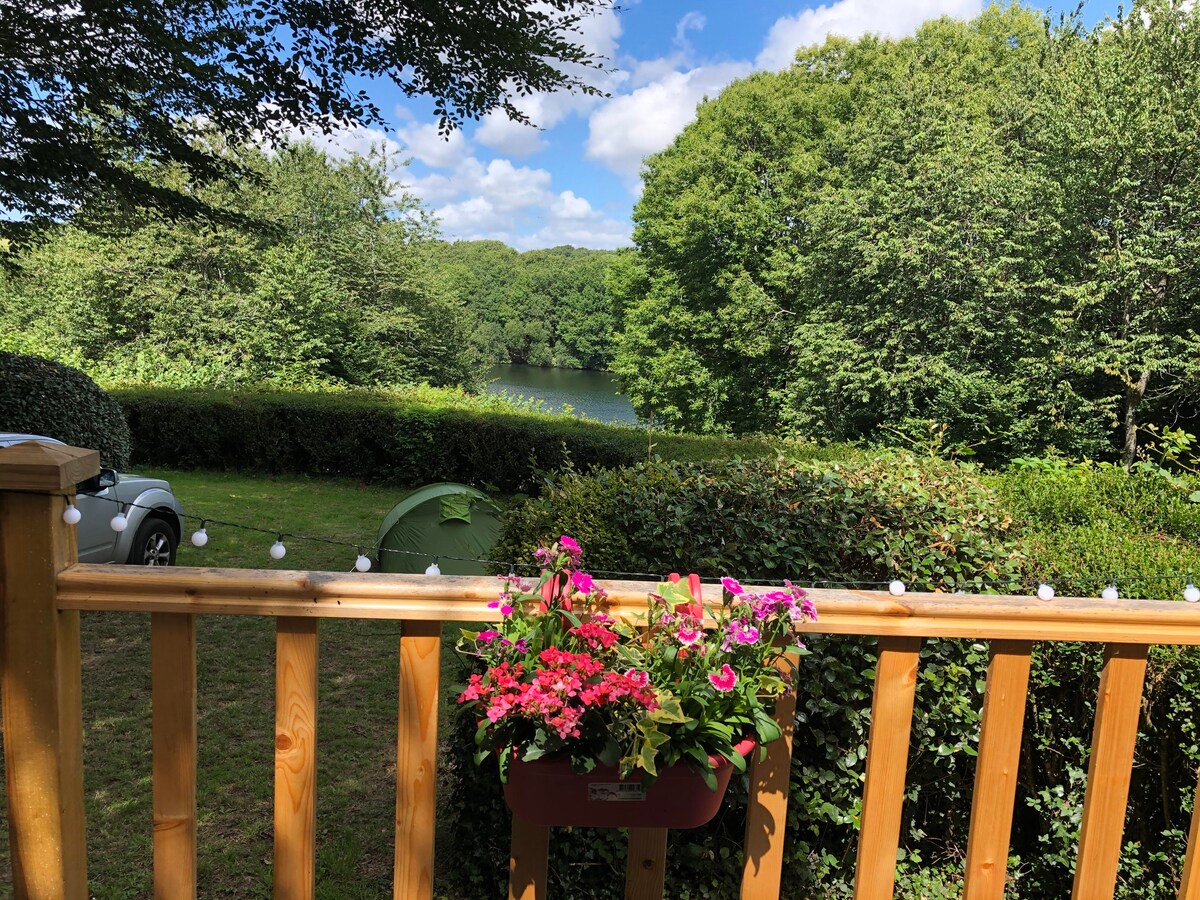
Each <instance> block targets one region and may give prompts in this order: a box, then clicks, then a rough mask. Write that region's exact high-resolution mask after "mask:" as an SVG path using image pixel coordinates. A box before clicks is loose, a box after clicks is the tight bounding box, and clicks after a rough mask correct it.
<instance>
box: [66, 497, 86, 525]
mask: <svg viewBox="0 0 1200 900" xmlns="http://www.w3.org/2000/svg"><path fill="white" fill-rule="evenodd" d="M82 518H83V513H81V512H80V511H79V507H77V506H76V505H75V504H74V503H71V502H70V501H67V508H66V509H64V510H63V521H64V522H66V523H67V524H68V525H78V524H79V520H80V519H82Z"/></svg>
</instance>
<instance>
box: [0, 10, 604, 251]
mask: <svg viewBox="0 0 1200 900" xmlns="http://www.w3.org/2000/svg"><path fill="white" fill-rule="evenodd" d="M609 3H610V0H542V2H538V3H530V2H528V0H486V2H485V0H469V2H466V3H453V4H447V3H442V2H439V0H378V2H371V3H355V2H346V0H334V2H314V0H241V2H236V0H172V2H167V3H161V2H151V0H131V2H125V3H94V2H84V3H78V2H74V0H46V2H39V3H26V2H21V0H17V2H13V0H0V210H7V211H8V213H9V216H8V217H7V218H2V219H0V238H2V237H6V236H7V237H10V238H12V237H19V236H20V235H23V234H25V233H27V232H28V230H29V229H30V228H34V227H38V226H39V225H41V224H43V223H44V222H46V221H55V220H60V219H62V218H64V217H67V216H69V215H71V214H72V213H73V212H74V211H75V210H77V209H79V208H80V207H81V206H82V205H83V204H84V203H85V202H86V201H88V200H89V199H91V198H93V197H95V196H97V194H99V193H105V192H107V193H111V194H112V195H114V196H116V197H118V198H120V199H121V200H123V201H125V202H126V203H128V204H131V205H153V206H155V207H157V208H158V209H159V210H160V211H163V212H185V213H187V212H191V213H195V212H208V213H214V212H218V213H219V212H220V210H214V209H212V208H211V207H206V206H204V204H203V202H202V200H200V199H198V198H197V197H195V196H194V195H192V194H189V193H186V192H182V191H179V190H176V189H175V187H174V186H173V185H171V184H169V183H164V182H163V181H162V180H161V179H156V178H154V177H152V176H151V175H149V174H148V173H147V171H146V166H145V165H140V166H131V165H130V163H131V162H140V163H143V164H145V163H151V164H154V163H166V162H172V163H176V164H179V165H182V166H183V167H184V168H185V169H186V170H187V171H188V173H189V174H190V176H191V177H192V179H194V180H196V181H201V182H205V181H211V180H213V179H217V178H222V177H227V176H228V175H229V173H230V169H231V166H232V165H234V164H235V163H236V161H237V160H236V159H235V158H231V157H230V156H228V155H226V154H222V153H220V152H215V151H214V148H213V147H212V145H211V142H210V141H209V140H208V135H209V134H211V133H212V132H214V131H215V132H216V133H218V134H222V135H229V136H235V137H237V138H238V139H239V140H244V139H247V138H248V137H249V136H250V135H254V134H257V135H258V136H260V138H261V139H262V140H263V141H265V142H266V143H267V144H269V145H271V146H277V145H278V144H279V143H280V142H281V141H283V140H286V139H288V138H289V137H291V136H293V135H294V132H295V131H296V130H301V131H309V132H311V131H314V130H320V131H325V132H328V131H329V130H331V129H334V128H338V127H345V126H347V125H354V124H357V125H372V124H382V123H384V117H383V114H382V113H381V111H380V110H379V108H378V107H377V106H376V104H375V103H374V102H372V100H371V99H370V97H369V95H368V93H367V91H366V89H365V88H364V87H362V85H363V83H364V81H365V80H368V79H389V80H391V81H392V82H394V83H395V84H396V85H397V86H399V87H400V89H401V90H402V91H404V93H405V94H407V95H409V96H414V95H425V96H428V97H430V98H432V100H433V103H434V107H435V111H436V114H437V116H438V117H439V119H440V122H441V125H442V127H443V128H446V129H448V128H453V127H455V126H456V125H458V124H460V123H461V122H462V121H464V120H465V119H471V118H478V117H480V116H481V115H482V114H484V113H485V112H488V111H489V110H492V109H497V108H498V109H502V110H504V111H505V112H506V113H507V114H508V115H509V116H510V117H512V118H514V119H518V120H522V121H524V120H525V114H524V113H523V112H522V111H521V109H520V107H519V106H518V105H517V103H516V98H519V97H521V96H524V95H527V94H530V93H532V92H536V91H554V90H559V89H566V90H578V91H583V92H587V93H596V92H597V89H596V88H595V87H593V86H592V85H591V84H590V83H589V81H588V77H587V76H588V75H589V72H590V71H591V70H595V69H597V68H599V67H600V66H602V65H603V60H601V59H599V58H597V57H596V56H595V55H594V54H592V53H591V52H590V51H589V50H588V49H587V48H586V47H585V45H584V43H583V42H582V40H581V36H580V31H579V29H580V24H581V22H582V21H583V19H584V17H586V16H588V15H592V14H594V13H596V12H598V11H600V10H602V9H604V8H606V7H607V6H608V5H609ZM225 212H228V211H227V210H226V211H225ZM14 214H15V216H14Z"/></svg>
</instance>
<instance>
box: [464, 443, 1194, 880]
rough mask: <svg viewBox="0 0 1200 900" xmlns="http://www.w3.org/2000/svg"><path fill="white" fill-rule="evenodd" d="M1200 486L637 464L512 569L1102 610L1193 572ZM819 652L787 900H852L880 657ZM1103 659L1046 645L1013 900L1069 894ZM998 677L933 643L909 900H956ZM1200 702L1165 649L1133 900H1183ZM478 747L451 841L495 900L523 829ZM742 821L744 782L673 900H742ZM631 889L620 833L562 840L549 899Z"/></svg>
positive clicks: (895, 468) (914, 804) (1128, 863)
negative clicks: (1079, 599)
mask: <svg viewBox="0 0 1200 900" xmlns="http://www.w3.org/2000/svg"><path fill="white" fill-rule="evenodd" d="M1197 486H1198V485H1196V484H1191V485H1189V486H1188V487H1186V488H1182V489H1181V488H1179V487H1177V486H1174V485H1172V484H1171V483H1170V482H1168V481H1167V480H1165V479H1162V478H1157V477H1155V476H1147V475H1135V476H1126V475H1125V474H1124V473H1121V472H1113V471H1103V472H1089V471H1083V470H1079V471H1072V472H1067V473H1058V474H1037V473H1034V474H1032V475H1029V476H1026V475H1018V474H1016V473H1003V474H1000V475H989V476H980V475H979V474H977V473H976V472H974V471H973V470H971V469H970V468H968V467H964V466H956V465H954V464H950V463H944V462H937V461H928V460H918V459H915V458H913V457H912V456H909V455H907V454H888V455H884V456H881V457H880V458H878V459H876V460H868V459H860V460H858V461H855V462H850V463H845V464H840V465H822V464H811V463H806V464H801V465H786V464H781V463H778V462H766V461H755V462H738V461H734V462H729V463H726V464H723V465H716V464H708V465H688V464H658V465H639V466H635V467H632V468H629V469H626V470H621V471H603V472H595V473H591V474H588V475H576V474H568V475H566V476H564V477H561V478H560V479H558V480H557V481H556V483H555V484H554V486H553V487H551V488H550V489H549V490H548V491H547V492H546V493H545V494H544V496H542V497H539V498H535V499H532V500H530V501H527V502H526V503H525V504H523V505H521V506H519V507H516V508H514V509H513V510H512V511H511V513H510V515H509V518H508V521H507V526H506V531H505V534H504V537H503V538H502V544H501V546H500V547H499V548H498V549H497V551H496V558H497V559H510V558H520V557H522V556H523V555H524V553H525V552H526V551H527V550H528V548H529V547H531V546H533V545H535V544H537V543H539V542H540V541H542V540H544V539H546V538H549V537H556V536H557V535H559V534H561V533H564V532H565V533H570V534H572V535H573V536H575V537H577V538H578V539H579V540H580V542H581V543H582V544H583V546H584V548H585V551H586V556H585V559H584V565H585V567H587V568H589V569H592V570H596V569H606V568H612V569H619V570H640V571H643V572H651V573H665V572H669V571H671V570H677V571H681V572H682V571H689V570H693V571H699V572H701V573H702V574H705V575H719V574H732V575H735V576H738V577H739V578H744V579H746V580H747V581H753V580H756V578H767V579H779V578H781V577H782V576H784V575H785V574H787V575H789V576H792V577H797V578H801V579H803V578H820V579H828V580H838V581H840V580H857V579H869V580H871V581H879V580H884V579H887V578H890V577H891V576H892V575H893V574H895V575H898V576H899V577H901V578H903V579H905V580H906V581H908V582H909V583H910V584H914V583H915V584H917V585H919V586H922V587H926V588H931V587H933V588H939V589H943V590H945V589H949V590H957V589H960V588H961V589H964V590H966V591H968V592H970V593H976V592H981V591H983V592H986V591H988V590H991V589H996V588H1006V587H1007V586H1008V585H1010V584H1011V583H1012V580H1013V578H1014V576H1015V577H1016V578H1017V581H1018V582H1019V583H1020V588H1021V589H1022V590H1023V591H1024V592H1028V591H1029V590H1030V588H1031V587H1032V583H1031V582H1032V580H1034V579H1036V578H1038V577H1053V579H1054V580H1055V583H1056V585H1057V586H1058V587H1059V590H1060V593H1061V594H1067V593H1072V592H1078V593H1094V592H1095V591H1097V590H1098V589H1099V587H1101V586H1102V584H1103V583H1102V582H1097V583H1091V582H1088V581H1087V580H1085V579H1081V578H1080V577H1079V573H1081V572H1086V571H1089V570H1090V571H1096V570H1098V569H1100V570H1103V569H1105V567H1108V568H1113V569H1120V570H1122V571H1128V570H1129V569H1130V568H1131V565H1130V561H1131V559H1132V558H1135V557H1137V556H1138V555H1139V554H1140V552H1141V550H1142V549H1145V547H1148V546H1150V545H1151V544H1155V543H1157V544H1159V545H1161V547H1162V551H1163V552H1162V555H1161V556H1160V557H1157V558H1155V560H1154V564H1156V565H1158V566H1160V567H1161V568H1160V569H1159V571H1162V570H1163V569H1166V570H1171V569H1173V568H1174V569H1176V570H1178V568H1179V567H1181V566H1185V567H1186V566H1190V562H1189V560H1191V559H1193V558H1194V557H1195V554H1196V544H1195V542H1194V541H1185V540H1184V537H1183V536H1184V534H1186V533H1188V532H1189V530H1190V529H1192V523H1195V522H1197V505H1196V504H1193V503H1192V502H1191V501H1190V500H1189V496H1190V492H1191V489H1192V488H1194V487H1197ZM1010 514H1011V516H1012V519H1011V521H1010V519H1009V516H1010ZM1110 528H1111V531H1110ZM1191 533H1194V531H1192V532H1191ZM1118 534H1120V535H1122V537H1121V539H1120V540H1117V539H1116V536H1117V535H1118ZM1131 542H1132V543H1131ZM1125 551H1130V552H1131V554H1132V555H1131V557H1130V558H1124V557H1123V555H1122V554H1124V553H1125ZM1139 571H1142V570H1139ZM1144 571H1145V574H1144V575H1142V576H1140V577H1139V578H1137V579H1135V580H1134V581H1133V582H1131V583H1130V585H1129V587H1130V591H1131V592H1133V591H1137V592H1139V593H1141V594H1142V595H1149V596H1158V597H1161V598H1168V597H1171V596H1178V594H1179V590H1180V587H1181V582H1179V581H1178V580H1177V579H1176V580H1175V581H1174V582H1172V584H1171V585H1167V584H1165V583H1162V582H1156V581H1154V580H1153V579H1152V578H1151V577H1150V572H1149V570H1144ZM1184 571H1186V568H1184ZM1198 571H1200V569H1198ZM1072 575H1073V576H1074V577H1071V576H1072ZM809 648H810V649H811V650H812V651H813V653H812V656H810V657H809V658H807V659H806V660H804V662H803V665H802V678H801V679H800V681H799V684H798V690H799V698H798V701H799V702H798V710H797V720H796V740H795V747H794V753H793V759H792V780H791V801H790V807H789V812H788V823H787V838H786V844H785V854H786V857H785V859H786V861H785V873H784V875H785V881H784V883H785V884H786V885H787V886H788V887H787V891H786V895H787V896H794V897H806V898H808V897H811V898H835V897H837V898H840V897H848V896H850V893H851V884H852V882H853V876H854V861H855V851H856V844H857V824H858V822H857V817H858V814H859V811H860V803H861V798H862V776H863V770H864V758H865V753H866V742H867V735H868V731H869V727H870V705H871V692H872V685H873V679H874V666H875V661H876V656H875V653H876V651H875V644H874V642H873V641H871V640H866V639H850V638H844V637H837V636H828V637H812V638H811V639H810V640H809ZM1101 649H1102V648H1100V647H1099V646H1098V645H1086V644H1064V643H1043V644H1035V645H1034V656H1033V672H1032V676H1031V679H1030V692H1029V704H1028V709H1027V714H1026V731H1025V739H1024V744H1023V747H1022V761H1021V769H1020V772H1019V775H1018V787H1017V799H1016V807H1015V824H1014V828H1013V845H1012V854H1013V857H1014V860H1013V862H1012V864H1011V865H1010V867H1009V886H1008V891H1007V892H1006V896H1008V897H1021V898H1042V897H1062V896H1067V895H1069V893H1070V890H1071V879H1072V873H1073V868H1074V862H1075V853H1076V848H1077V843H1078V837H1079V822H1080V817H1081V814H1082V805H1083V797H1084V789H1085V783H1086V772H1087V765H1088V752H1089V751H1088V748H1089V746H1090V742H1091V732H1092V721H1093V718H1094V715H1095V698H1096V694H1097V688H1098V683H1099V672H1100V666H1101V662H1102V660H1101V656H1102V653H1101ZM988 654H989V648H988V647H987V645H986V644H985V643H982V642H978V643H977V642H973V641H949V640H939V641H933V640H927V641H925V642H923V644H922V648H921V654H920V666H919V668H918V671H917V688H916V704H915V710H914V718H913V732H912V733H913V739H912V744H913V746H912V750H911V752H910V756H909V760H908V774H907V788H906V803H905V809H904V822H903V832H902V835H901V850H902V860H901V862H900V864H899V877H898V883H897V892H896V895H897V897H901V898H917V897H921V898H935V897H936V898H949V897H958V896H961V890H962V882H961V871H962V862H963V854H964V852H965V848H966V843H967V827H968V822H969V815H970V809H971V801H972V794H973V781H974V765H975V763H974V760H975V753H976V752H977V748H978V736H979V711H980V709H981V705H982V699H983V697H982V695H983V690H984V680H985V678H986V674H987V663H988ZM1198 690H1200V652H1197V651H1196V650H1195V649H1194V648H1176V647H1155V648H1152V650H1151V655H1150V669H1149V674H1148V676H1147V680H1146V690H1145V695H1144V704H1143V715H1142V721H1141V723H1140V726H1139V739H1138V743H1137V747H1136V757H1135V761H1134V766H1133V772H1132V783H1131V786H1130V799H1129V805H1128V810H1127V820H1126V829H1125V841H1126V844H1125V846H1124V848H1123V852H1122V855H1121V868H1120V877H1119V881H1118V886H1117V893H1116V896H1118V897H1121V898H1129V900H1131V898H1134V897H1138V898H1141V897H1149V898H1166V897H1173V896H1174V891H1175V886H1176V884H1177V881H1178V874H1179V871H1178V869H1179V864H1180V861H1181V860H1182V858H1183V851H1184V845H1185V843H1186V837H1187V833H1188V823H1189V818H1190V813H1191V807H1192V802H1193V800H1192V798H1193V794H1194V791H1195V779H1194V778H1193V777H1192V774H1191V773H1194V772H1195V770H1196V767H1197V765H1198V764H1200V750H1198V749H1197V740H1196V734H1197V702H1196V699H1195V698H1196V696H1197V691H1198ZM460 727H461V728H462V729H463V730H462V733H461V734H459V735H457V736H456V737H457V740H456V742H455V743H453V744H451V745H450V746H449V748H448V753H447V756H448V757H449V760H450V762H449V765H448V768H447V771H448V779H447V785H448V791H447V798H446V804H447V808H448V809H449V811H450V814H451V816H453V817H456V818H455V820H454V821H453V822H452V823H451V824H450V825H448V827H447V832H446V833H447V834H448V835H449V838H448V840H449V841H450V842H454V841H458V842H459V843H458V844H456V845H455V847H452V848H451V852H453V851H454V849H455V848H458V847H461V848H462V850H461V852H458V853H454V858H455V859H456V860H457V861H458V862H457V865H456V867H455V876H456V877H457V878H458V879H459V882H460V884H459V889H460V891H461V895H462V896H484V895H487V894H490V893H494V892H495V891H496V890H498V884H499V882H500V881H501V880H502V877H501V875H499V874H497V873H503V861H504V859H505V858H506V854H507V835H508V828H509V820H508V817H507V813H506V811H505V808H504V806H503V801H502V799H501V798H500V794H499V787H498V779H497V776H496V774H495V772H494V770H489V769H487V768H482V769H480V768H476V767H474V766H473V765H472V762H471V751H472V749H473V743H472V740H471V738H472V733H473V726H472V723H470V722H467V721H463V722H461V723H460ZM744 810H745V785H744V782H743V783H742V784H740V785H739V784H738V782H737V781H735V786H734V790H733V791H731V795H730V800H729V801H728V802H727V803H726V804H725V806H724V808H723V810H722V812H721V814H720V816H719V817H718V818H717V820H715V821H714V822H713V823H712V824H711V825H709V826H706V827H705V828H704V829H700V830H697V831H694V832H692V831H689V832H679V833H672V834H671V836H670V841H671V847H670V851H669V854H668V873H667V893H668V894H669V895H670V896H673V897H680V898H721V897H731V896H736V895H737V884H738V879H739V877H740V873H741V868H742V839H743V837H742V829H743V827H744V821H745V814H744ZM468 847H469V848H470V849H471V852H470V853H467V852H466V848H468ZM623 867H624V851H623V846H622V842H621V837H620V835H619V834H615V833H611V832H599V831H597V832H590V831H584V830H572V831H568V830H562V831H556V832H555V835H554V846H553V852H552V854H551V881H552V883H553V884H554V885H555V886H556V890H557V891H558V893H560V894H562V895H563V896H570V897H579V898H606V897H617V896H619V889H618V888H617V887H614V886H615V885H619V884H620V883H621V873H622V872H623Z"/></svg>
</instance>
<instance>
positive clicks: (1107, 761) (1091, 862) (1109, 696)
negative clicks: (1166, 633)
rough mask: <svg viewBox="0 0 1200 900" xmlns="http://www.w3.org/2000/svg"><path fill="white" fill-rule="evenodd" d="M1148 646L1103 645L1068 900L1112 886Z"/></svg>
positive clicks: (1104, 893)
mask: <svg viewBox="0 0 1200 900" xmlns="http://www.w3.org/2000/svg"><path fill="white" fill-rule="evenodd" d="M1149 651H1150V648H1149V647H1147V646H1146V645H1145V644H1109V645H1108V646H1106V647H1105V648H1104V669H1103V672H1102V674H1101V675H1100V693H1099V696H1098V697H1097V701H1096V722H1095V726H1094V728H1093V731H1092V756H1091V760H1090V761H1089V762H1088V780H1087V791H1086V793H1085V794H1084V797H1083V824H1082V826H1081V829H1080V834H1079V856H1078V858H1077V859H1076V861H1075V884H1074V887H1073V889H1072V891H1071V897H1072V900H1102V898H1104V897H1112V895H1113V891H1114V890H1116V886H1117V864H1118V863H1119V862H1120V859H1121V836H1122V835H1123V834H1124V831H1125V807H1126V804H1127V802H1128V800H1129V779H1130V775H1131V774H1132V770H1133V748H1134V744H1135V742H1136V741H1137V731H1138V720H1139V718H1140V717H1141V713H1142V686H1143V684H1144V682H1145V680H1146V657H1147V654H1148V653H1149Z"/></svg>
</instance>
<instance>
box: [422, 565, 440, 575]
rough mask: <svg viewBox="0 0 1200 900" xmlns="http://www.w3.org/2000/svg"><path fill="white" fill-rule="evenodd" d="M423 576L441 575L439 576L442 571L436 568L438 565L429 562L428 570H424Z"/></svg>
mask: <svg viewBox="0 0 1200 900" xmlns="http://www.w3.org/2000/svg"><path fill="white" fill-rule="evenodd" d="M425 574H426V575H441V574H442V570H441V569H439V568H438V564H437V563H435V562H431V563H430V564H429V568H428V569H426V570H425Z"/></svg>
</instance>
